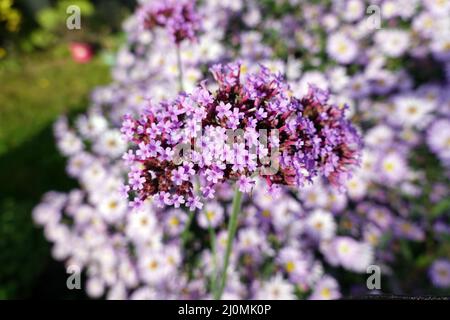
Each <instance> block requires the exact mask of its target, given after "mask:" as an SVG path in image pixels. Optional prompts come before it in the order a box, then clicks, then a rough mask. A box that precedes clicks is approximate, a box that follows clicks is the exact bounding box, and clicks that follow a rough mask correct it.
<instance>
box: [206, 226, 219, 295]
mask: <svg viewBox="0 0 450 320" xmlns="http://www.w3.org/2000/svg"><path fill="white" fill-rule="evenodd" d="M207 219H208V230H209V238H210V239H209V240H210V241H211V251H212V262H213V273H212V277H211V291H212V292H213V294H215V292H216V290H217V250H216V248H217V246H216V233H215V232H214V229H213V227H212V225H211V221H209V218H207Z"/></svg>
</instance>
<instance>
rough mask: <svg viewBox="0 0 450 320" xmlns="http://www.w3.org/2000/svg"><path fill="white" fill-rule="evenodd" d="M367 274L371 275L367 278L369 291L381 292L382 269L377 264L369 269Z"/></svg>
mask: <svg viewBox="0 0 450 320" xmlns="http://www.w3.org/2000/svg"><path fill="white" fill-rule="evenodd" d="M366 273H367V274H370V276H369V277H368V278H367V281H366V286H367V289H369V290H380V289H381V268H380V266H377V265H375V264H372V265H370V266H368V267H367V269H366Z"/></svg>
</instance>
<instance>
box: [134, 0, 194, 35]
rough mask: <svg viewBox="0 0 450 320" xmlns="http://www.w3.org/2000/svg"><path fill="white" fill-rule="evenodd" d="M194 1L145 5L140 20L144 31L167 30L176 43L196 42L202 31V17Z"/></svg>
mask: <svg viewBox="0 0 450 320" xmlns="http://www.w3.org/2000/svg"><path fill="white" fill-rule="evenodd" d="M194 7H195V1H194V0H163V1H161V0H158V1H151V2H147V3H145V4H143V5H142V6H141V8H140V9H139V10H138V13H137V14H138V19H139V21H140V22H141V26H142V27H143V28H144V29H153V28H155V27H162V28H166V29H167V31H168V32H169V33H170V35H171V36H172V39H173V41H174V42H175V43H177V44H179V43H180V42H182V41H183V40H185V39H189V40H195V39H196V34H197V32H198V31H199V30H200V17H199V16H198V15H197V13H196V11H195V8H194Z"/></svg>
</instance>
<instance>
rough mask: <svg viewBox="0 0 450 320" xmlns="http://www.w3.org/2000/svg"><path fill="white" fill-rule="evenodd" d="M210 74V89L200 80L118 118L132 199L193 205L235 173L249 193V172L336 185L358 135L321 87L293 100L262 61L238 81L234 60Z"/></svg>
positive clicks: (355, 153)
mask: <svg viewBox="0 0 450 320" xmlns="http://www.w3.org/2000/svg"><path fill="white" fill-rule="evenodd" d="M211 72H212V74H213V76H214V78H215V80H216V82H217V85H218V88H217V90H215V91H213V92H211V91H210V90H208V89H207V88H206V86H205V84H202V85H201V86H199V87H197V88H196V89H195V90H194V91H193V93H191V94H185V93H183V94H180V95H179V96H178V97H177V98H176V99H174V100H173V101H166V102H162V103H160V104H157V105H151V106H150V107H148V108H147V109H146V111H145V112H144V113H143V114H142V115H141V116H140V117H139V119H137V120H136V119H133V118H132V117H131V116H126V117H125V120H124V123H123V127H122V133H123V134H124V136H125V137H126V138H127V139H128V140H129V141H130V142H131V143H132V144H133V145H134V149H135V150H133V151H129V152H127V153H126V159H127V161H128V162H129V164H130V168H131V170H130V172H129V185H130V189H131V190H132V192H133V193H134V194H135V199H134V201H133V203H134V204H140V203H142V202H143V201H145V200H146V199H148V198H151V197H153V199H154V200H155V201H156V202H157V203H158V204H160V205H173V206H175V207H179V206H181V205H188V206H189V207H190V208H191V209H194V208H197V207H201V206H202V200H203V199H211V198H214V193H215V189H216V187H217V185H219V184H221V183H223V182H225V181H227V180H236V181H237V184H238V186H239V189H240V191H242V192H250V191H251V190H252V187H253V185H254V184H255V178H256V177H258V176H259V177H261V178H262V179H264V180H265V181H266V182H267V184H268V186H269V187H271V188H272V189H273V188H274V187H277V186H280V185H286V186H294V187H298V188H300V187H302V186H303V185H304V184H305V183H306V182H312V178H314V177H316V176H322V177H325V178H327V179H328V180H329V181H330V182H331V183H332V184H334V185H337V186H341V185H342V183H343V182H344V181H345V180H346V178H347V177H348V175H349V169H350V168H351V166H353V165H356V164H358V162H359V153H360V152H359V150H360V145H361V142H360V138H359V135H358V134H357V132H356V130H355V128H354V127H353V126H352V125H351V124H350V122H349V121H348V120H347V119H346V118H345V109H346V108H339V107H338V106H336V105H332V104H329V103H328V102H327V101H328V93H327V92H325V91H322V90H320V89H318V88H315V87H310V90H309V92H308V94H307V95H306V96H304V97H303V98H296V97H294V96H292V93H291V91H290V88H289V86H288V85H287V84H286V83H285V82H284V80H283V79H282V77H281V75H279V74H274V73H271V72H270V71H269V70H268V69H267V68H266V67H264V66H261V67H260V69H259V71H257V72H255V73H250V74H248V75H247V76H246V77H245V78H244V79H241V78H242V77H241V68H240V64H239V63H232V64H227V65H215V66H213V67H212V68H211ZM196 177H198V179H197V180H198V181H197V186H195V185H194V181H195V179H196ZM197 189H198V190H199V191H200V192H197Z"/></svg>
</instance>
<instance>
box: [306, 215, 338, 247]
mask: <svg viewBox="0 0 450 320" xmlns="http://www.w3.org/2000/svg"><path fill="white" fill-rule="evenodd" d="M305 223H306V228H307V232H308V233H309V234H311V235H312V236H313V237H315V238H316V239H318V240H329V239H331V238H332V237H334V235H335V234H336V223H335V221H334V219H333V215H332V214H331V213H330V212H328V211H325V210H322V209H316V210H314V211H313V212H312V213H311V214H310V215H309V216H308V217H307V218H306V222H305Z"/></svg>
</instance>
